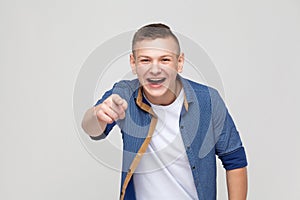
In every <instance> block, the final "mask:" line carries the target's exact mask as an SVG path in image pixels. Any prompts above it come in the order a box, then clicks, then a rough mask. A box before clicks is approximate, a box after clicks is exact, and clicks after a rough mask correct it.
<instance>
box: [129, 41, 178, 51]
mask: <svg viewBox="0 0 300 200" xmlns="http://www.w3.org/2000/svg"><path fill="white" fill-rule="evenodd" d="M134 51H135V53H136V54H149V55H151V54H154V53H155V54H161V53H162V54H175V55H177V54H178V46H177V43H176V42H175V40H174V39H173V38H171V37H168V38H157V39H154V40H151V39H147V40H142V41H138V42H137V43H136V44H135V47H134Z"/></svg>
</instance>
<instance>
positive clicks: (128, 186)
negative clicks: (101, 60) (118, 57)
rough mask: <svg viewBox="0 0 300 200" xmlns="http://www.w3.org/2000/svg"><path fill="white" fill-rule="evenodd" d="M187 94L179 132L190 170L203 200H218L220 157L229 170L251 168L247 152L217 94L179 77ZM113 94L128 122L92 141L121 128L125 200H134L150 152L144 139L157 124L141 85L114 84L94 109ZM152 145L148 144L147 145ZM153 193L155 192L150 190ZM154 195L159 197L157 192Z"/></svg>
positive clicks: (112, 125)
mask: <svg viewBox="0 0 300 200" xmlns="http://www.w3.org/2000/svg"><path fill="white" fill-rule="evenodd" d="M178 79H179V80H180V81H181V83H182V86H183V90H184V93H185V99H184V105H183V106H182V110H181V114H180V121H179V124H178V126H179V127H180V132H181V136H182V140H183V143H184V146H185V149H186V154H187V157H188V160H189V163H190V166H191V170H192V174H193V178H194V183H195V186H196V189H197V194H198V198H199V199H200V200H202V199H204V200H214V199H216V155H217V156H218V158H219V159H220V160H221V161H222V164H223V166H224V168H225V169H226V170H231V169H236V168H242V167H245V166H247V160H246V155H245V151H244V148H243V145H242V142H241V139H240V136H239V133H238V131H237V129H236V127H235V125H234V122H233V120H232V118H231V116H230V114H229V113H228V110H227V108H226V106H225V104H224V102H223V100H222V98H221V97H220V95H219V93H218V92H217V91H216V90H215V89H213V88H210V87H208V86H205V85H202V84H199V83H195V82H193V81H191V80H188V79H185V78H183V77H181V76H179V75H178ZM111 94H118V95H120V96H121V97H122V98H124V99H125V100H126V101H127V102H128V109H127V110H126V117H125V119H123V120H118V121H116V122H113V123H112V124H108V125H107V127H106V129H105V131H104V133H103V134H102V135H100V136H98V137H92V139H96V140H97V139H103V138H105V137H106V136H107V135H108V134H109V132H110V131H111V129H112V128H113V127H114V126H115V125H116V124H117V125H118V126H119V127H120V129H121V132H122V139H123V163H122V177H121V178H122V180H121V194H120V195H121V199H126V200H135V199H136V198H135V190H134V183H133V178H132V175H134V169H135V167H136V166H137V165H138V162H139V157H141V156H142V154H143V151H142V149H144V150H145V148H147V145H148V143H147V141H146V138H147V137H148V139H149V140H150V139H151V137H149V133H150V132H151V131H150V130H151V129H153V128H155V127H151V126H155V123H152V122H153V119H155V118H156V116H155V114H154V113H153V111H152V109H151V106H150V104H149V103H148V102H147V100H146V99H145V98H144V97H143V95H141V94H142V88H141V87H140V84H139V81H138V80H137V79H134V80H123V81H120V82H118V83H116V84H115V85H114V86H113V88H112V89H111V90H109V91H107V92H106V93H105V94H104V95H103V97H102V98H101V99H100V100H99V101H98V102H97V103H96V105H98V104H100V103H102V102H103V101H104V100H105V99H106V98H107V97H109V96H110V95H111ZM148 142H149V141H148ZM149 189H151V188H149ZM153 192H155V191H153Z"/></svg>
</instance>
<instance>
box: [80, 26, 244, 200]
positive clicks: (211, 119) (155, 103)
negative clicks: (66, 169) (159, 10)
mask: <svg viewBox="0 0 300 200" xmlns="http://www.w3.org/2000/svg"><path fill="white" fill-rule="evenodd" d="M183 64H184V54H183V53H181V50H180V46H179V42H178V39H177V37H176V36H175V35H174V34H173V33H172V32H171V30H170V28H169V27H168V26H166V25H164V24H149V25H147V26H144V27H142V28H140V29H139V30H138V31H137V32H136V33H135V35H134V37H133V41H132V54H131V55H130V65H131V68H132V71H133V73H135V74H136V75H137V79H135V80H130V81H129V80H124V81H120V82H118V83H116V84H115V85H114V86H113V88H112V89H111V90H109V91H107V92H106V93H105V94H104V95H103V97H102V98H101V99H100V100H99V101H98V102H97V103H96V105H95V106H93V107H92V108H90V109H89V110H88V111H87V112H86V114H85V116H84V118H83V121H82V127H83V129H84V130H85V132H87V133H88V134H89V135H90V137H91V138H92V139H103V138H105V137H106V136H107V135H108V133H109V132H110V131H111V129H112V128H113V127H114V125H116V124H117V125H118V126H119V127H120V129H121V132H122V139H123V166H122V169H123V172H122V181H121V193H120V199H126V200H134V199H138V200H140V199H142V200H143V199H146V200H152V199H153V200H157V199H172V200H173V199H204V200H210V199H216V155H217V156H218V157H219V158H220V159H221V161H222V163H223V165H224V168H225V169H226V175H227V187H228V196H229V199H230V200H235V199H236V200H242V199H246V195H247V172H246V166H247V160H246V155H245V151H244V148H243V146H242V142H241V140H240V137H239V134H238V131H237V130H236V128H235V125H234V122H233V120H232V118H231V117H230V115H229V113H228V110H227V109H226V107H225V104H224V102H223V101H222V99H221V97H220V95H219V94H218V92H217V91H216V90H214V89H212V88H210V87H208V86H205V85H202V84H199V83H195V82H192V81H190V80H188V79H185V78H183V77H181V76H180V75H179V74H178V73H180V72H182V69H183Z"/></svg>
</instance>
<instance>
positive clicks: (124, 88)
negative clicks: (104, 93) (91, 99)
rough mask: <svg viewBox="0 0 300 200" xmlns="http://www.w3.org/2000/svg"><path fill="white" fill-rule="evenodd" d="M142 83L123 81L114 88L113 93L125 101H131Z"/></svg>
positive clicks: (135, 80)
mask: <svg viewBox="0 0 300 200" xmlns="http://www.w3.org/2000/svg"><path fill="white" fill-rule="evenodd" d="M139 86H140V83H139V80H138V79H133V80H121V81H119V82H116V83H115V84H114V86H113V89H112V93H114V94H119V95H120V96H121V97H123V98H125V99H129V98H130V97H131V96H132V95H133V94H134V93H136V91H137V89H138V88H139Z"/></svg>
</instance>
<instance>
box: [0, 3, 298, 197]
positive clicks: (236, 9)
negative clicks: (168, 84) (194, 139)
mask: <svg viewBox="0 0 300 200" xmlns="http://www.w3.org/2000/svg"><path fill="white" fill-rule="evenodd" d="M156 21H160V22H165V23H167V24H169V25H170V26H171V27H172V28H173V29H174V30H176V31H177V32H180V33H182V34H184V35H186V36H188V37H190V38H192V39H193V40H194V41H195V42H197V43H199V44H201V46H202V47H204V49H205V50H206V51H207V53H208V55H209V56H210V58H211V59H212V60H213V62H214V63H215V65H216V68H217V70H218V71H219V74H220V76H221V78H222V81H223V86H224V90H225V96H226V98H225V100H226V103H227V105H228V107H229V108H230V111H231V113H232V115H233V117H234V120H235V122H236V124H237V125H238V129H239V130H240V132H241V135H242V138H243V141H244V144H245V146H246V148H247V155H248V159H249V163H250V164H249V168H248V169H249V195H248V196H249V199H272V200H273V199H278V200H279V199H300V192H299V186H300V183H299V180H300V172H299V170H298V168H299V166H298V165H299V164H300V158H299V155H298V153H299V150H300V147H299V146H298V141H299V135H298V134H299V133H300V128H299V126H298V124H299V111H300V106H299V101H300V94H299V86H298V85H299V82H300V81H299V79H298V77H299V75H298V73H299V71H300V70H299V69H298V68H299V66H300V56H299V52H300V39H299V35H300V27H299V24H300V3H299V1H296V0H285V1H283V0H282V1H267V0H264V1H258V0H255V1H247V2H246V1H197V2H196V1H194V2H192V1H189V0H186V1H178V2H175V1H151V2H150V1H145V2H143V1H119V2H117V1H66V0H65V1H37V0H35V1H33V0H32V1H29V0H28V1H21V0H16V1H8V0H2V1H0V25H1V27H0V66H1V67H0V91H1V93H0V95H1V96H0V97H1V98H0V111H1V112H0V117H1V118H0V122H1V134H0V199H5V200H6V199H8V200H10V199H73V200H76V199H78V200H79V199H91V200H93V199H117V196H118V191H119V173H118V172H117V171H115V170H112V169H110V168H108V167H105V166H103V165H101V164H100V163H99V162H98V161H96V160H95V159H94V158H93V157H92V156H91V155H90V154H89V153H88V152H87V150H86V149H85V148H84V146H83V145H82V143H81V139H80V137H79V136H78V134H77V130H76V126H75V123H74V116H73V110H72V101H73V100H72V97H73V90H74V85H75V82H76V77H77V75H78V73H79V71H80V69H81V66H82V65H83V63H84V62H85V60H86V59H87V57H88V56H89V55H90V53H91V52H92V51H93V50H94V49H95V48H97V47H98V46H99V45H101V44H102V43H103V42H104V41H106V40H108V39H109V38H111V37H113V36H114V35H117V34H120V33H122V32H124V31H129V30H133V29H136V28H138V27H140V26H142V25H144V24H146V23H148V22H156ZM125 67H127V66H125ZM128 67H129V65H128ZM112 137H116V138H117V137H118V135H116V134H115V135H113V136H112ZM104 153H107V152H104ZM117 156H118V155H117ZM218 171H219V177H218V179H219V185H218V186H219V194H218V196H219V199H226V185H225V180H224V174H223V170H222V168H221V167H220V166H219V169H218Z"/></svg>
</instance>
